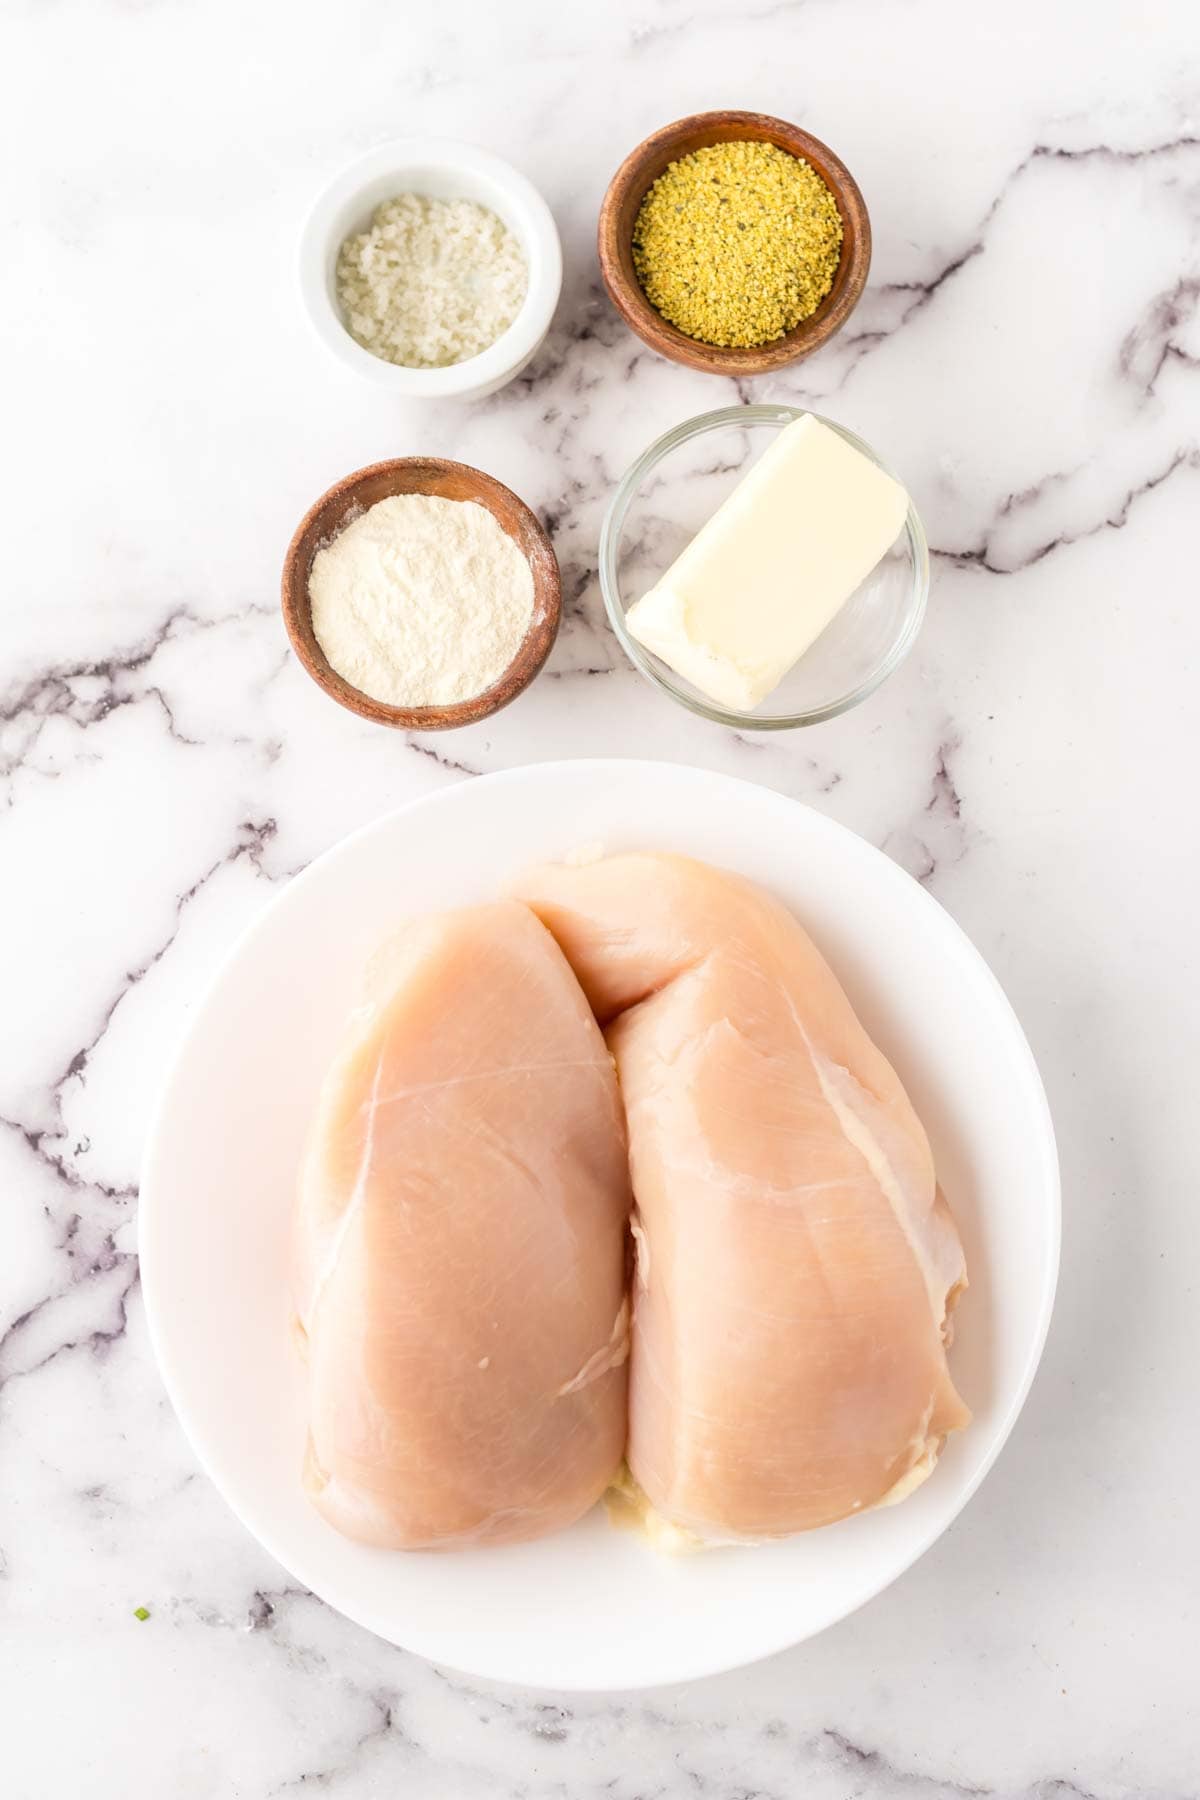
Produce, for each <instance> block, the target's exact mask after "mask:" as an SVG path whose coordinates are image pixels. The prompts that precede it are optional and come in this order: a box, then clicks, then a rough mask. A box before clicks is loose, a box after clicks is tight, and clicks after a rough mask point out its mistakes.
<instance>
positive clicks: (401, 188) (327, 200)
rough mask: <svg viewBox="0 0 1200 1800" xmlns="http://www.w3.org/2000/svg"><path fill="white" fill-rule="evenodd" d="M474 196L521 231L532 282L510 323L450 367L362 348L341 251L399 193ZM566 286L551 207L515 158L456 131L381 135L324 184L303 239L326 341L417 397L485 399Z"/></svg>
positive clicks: (516, 363) (509, 375) (306, 273)
mask: <svg viewBox="0 0 1200 1800" xmlns="http://www.w3.org/2000/svg"><path fill="white" fill-rule="evenodd" d="M404 193H412V194H427V195H429V196H430V197H431V198H433V199H439V200H477V201H478V202H479V203H480V205H482V206H487V207H490V208H491V210H492V212H494V213H495V214H496V215H497V216H498V217H499V218H501V219H503V221H504V223H505V224H506V225H507V226H508V228H509V230H510V231H511V232H513V233H514V235H515V236H516V237H517V238H518V239H519V240H520V244H521V248H522V249H523V250H524V252H525V260H526V263H527V264H528V266H529V286H528V289H527V290H526V294H525V300H524V303H523V305H522V307H521V310H520V312H519V313H518V314H517V316H516V318H515V319H514V320H513V322H512V324H511V325H510V326H509V328H508V330H507V331H506V332H504V333H503V334H502V335H501V336H500V337H498V338H497V339H496V341H495V343H494V344H489V345H488V347H487V349H486V350H481V351H480V353H479V355H478V356H471V357H468V358H467V359H466V360H465V361H464V362H460V363H452V364H450V366H449V367H448V368H444V369H406V368H402V367H400V366H399V365H398V364H396V363H390V362H385V361H384V360H383V358H382V357H379V356H373V355H372V354H371V352H370V351H369V350H364V349H363V347H362V345H361V344H359V343H357V342H356V341H355V340H354V338H352V337H351V336H350V333H349V332H348V331H347V330H346V327H345V324H344V323H343V321H342V313H341V308H340V307H339V305H338V298H337V280H336V274H337V260H338V252H339V251H340V249H341V247H342V245H343V243H344V242H345V241H346V239H347V238H348V237H349V236H350V235H351V233H353V232H357V231H365V230H366V228H367V226H368V225H369V224H370V222H371V215H372V213H373V212H374V211H375V208H376V207H377V206H379V205H380V204H381V203H382V202H383V201H384V200H392V199H394V198H395V197H396V195H398V194H404ZM561 288H562V247H561V245H560V243H559V237H558V229H557V227H556V225H555V223H554V217H553V214H552V213H551V211H550V208H549V207H548V206H547V205H546V202H545V201H544V200H543V199H542V196H541V195H540V194H539V193H538V191H537V189H536V188H535V187H534V185H533V183H532V182H530V181H527V180H526V178H525V176H524V175H522V174H521V173H520V171H519V170H518V169H514V168H513V167H512V165H511V163H506V162H504V161H503V160H502V159H501V158H500V157H498V156H493V155H491V154H490V152H489V151H486V150H477V149H476V148H475V146H474V145H473V144H461V143H458V142H456V141H455V140H454V139H451V138H400V139H397V140H396V141H394V142H392V143H388V144H379V145H377V146H376V148H375V149H374V150H370V151H368V152H367V154H366V155H365V156H360V157H358V158H357V159H356V160H355V161H354V162H352V163H351V164H350V165H349V166H348V167H347V168H345V169H343V170H342V172H341V174H340V175H338V176H337V177H336V178H335V179H334V180H333V181H332V182H330V184H329V186H328V187H327V188H326V189H325V191H324V193H323V194H322V195H321V197H320V199H319V200H318V201H317V203H316V205H315V206H314V207H313V210H312V212H311V213H310V214H309V218H308V223H307V224H306V225H305V227H304V233H303V236H302V237H301V240H300V291H301V294H302V296H303V299H304V305H305V308H306V310H307V312H308V316H309V318H310V319H311V320H312V323H313V326H314V328H315V330H316V333H317V336H318V337H319V338H320V339H321V342H322V343H323V344H324V345H325V346H326V347H327V348H328V349H329V350H331V351H332V352H333V354H334V355H335V356H336V357H338V358H339V360H340V361H341V362H343V363H345V364H347V365H348V367H350V368H352V369H354V370H355V371H356V372H357V373H358V374H359V375H362V376H365V377H366V379H367V380H368V381H374V382H377V383H379V384H380V385H381V386H383V387H387V388H390V389H391V390H392V392H393V393H394V394H397V395H400V396H402V397H403V398H405V399H410V400H478V399H480V398H482V396H483V395H484V394H493V393H495V392H496V390H497V389H498V388H502V387H504V385H505V384H506V383H507V382H509V381H511V380H512V379H513V377H514V375H519V374H520V372H521V370H522V369H523V368H524V367H525V365H526V364H527V363H528V362H529V360H530V359H531V357H533V355H534V354H535V353H536V351H537V350H538V348H539V347H540V345H541V343H542V340H543V338H544V337H545V335H546V333H547V331H548V330H549V329H550V321H551V319H552V318H553V317H554V309H555V307H556V306H557V305H558V296H559V292H560V291H561Z"/></svg>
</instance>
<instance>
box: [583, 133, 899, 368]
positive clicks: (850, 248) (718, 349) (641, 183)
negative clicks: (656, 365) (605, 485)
mask: <svg viewBox="0 0 1200 1800" xmlns="http://www.w3.org/2000/svg"><path fill="white" fill-rule="evenodd" d="M747 138H752V139H758V140H760V141H765V142H767V143H770V144H777V145H778V146H779V148H780V149H781V150H786V151H788V152H789V153H790V154H791V155H792V156H802V157H803V158H804V159H805V161H806V162H808V163H811V165H812V167H813V168H814V169H815V170H816V172H817V174H818V175H819V176H820V177H821V180H822V181H823V182H824V183H825V185H826V187H827V188H828V189H829V191H830V192H831V193H832V195H833V197H834V199H835V200H836V201H837V208H838V211H839V212H840V213H841V215H842V233H843V236H842V256H841V261H840V262H839V263H838V268H837V274H836V275H835V276H834V278H833V287H832V288H831V289H830V291H829V293H828V294H826V296H825V298H824V300H822V302H821V304H820V306H818V308H817V310H816V312H814V313H812V314H811V315H810V316H809V317H808V318H807V319H803V320H802V321H801V322H800V324H799V325H796V326H794V327H793V329H792V330H791V331H789V332H787V333H786V334H785V336H783V337H781V338H776V339H775V340H774V341H773V342H772V343H770V344H756V345H753V346H751V347H749V348H746V349H739V348H728V349H726V348H723V347H722V346H720V345H714V344H702V343H700V341H699V340H698V339H697V338H691V337H688V336H687V335H686V334H685V333H684V332H682V331H678V330H677V329H676V328H675V326H674V325H671V324H669V323H668V321H667V320H666V319H664V318H663V316H662V314H661V313H660V312H659V311H658V309H657V308H656V307H654V306H651V304H650V302H649V300H647V298H646V296H645V293H644V292H643V291H642V286H641V283H640V282H639V281H638V278H637V275H636V274H635V273H634V267H633V226H634V221H635V220H636V218H637V215H638V209H639V207H640V206H641V204H642V201H643V200H644V199H645V197H646V193H647V191H648V189H649V188H650V186H651V184H652V183H653V182H655V181H656V180H657V179H658V177H659V176H660V175H661V174H662V172H663V170H664V169H665V168H666V167H667V165H668V163H673V162H675V161H677V159H678V158H679V157H681V156H687V155H688V154H689V153H690V152H691V151H693V150H702V149H706V148H707V147H708V146H709V145H710V144H724V143H728V142H730V141H731V140H734V141H738V140H742V141H744V140H745V139H747ZM597 248H598V250H599V253H600V272H601V274H602V275H603V277H604V285H605V287H606V288H607V289H608V292H609V297H610V299H611V300H612V303H613V305H614V306H615V307H616V309H617V311H618V312H619V313H620V315H621V317H622V318H623V319H624V321H625V323H626V324H627V325H628V326H629V328H630V330H631V331H635V332H636V333H637V335H638V336H639V337H640V338H641V340H642V342H643V343H646V344H649V346H650V348H651V349H652V350H657V351H658V353H659V355H660V356H667V357H670V359H671V361H672V362H677V363H684V364H686V366H687V367H688V368H689V369H704V370H706V371H707V372H708V373H709V374H711V375H769V374H771V373H772V372H773V371H774V370H775V369H782V368H784V367H785V366H786V365H787V364H788V363H793V362H798V361H799V360H800V358H801V357H802V356H809V355H811V354H812V352H813V351H814V350H816V349H819V348H820V346H821V345H822V344H823V343H825V341H826V339H827V338H831V337H832V336H833V334H834V332H835V331H837V330H839V329H840V328H841V326H843V325H844V324H845V322H846V320H847V319H848V318H849V317H850V314H851V313H852V312H853V311H854V308H855V306H857V304H858V299H859V296H860V294H861V293H862V291H863V288H864V287H865V286H866V280H867V270H868V269H869V268H870V266H871V221H870V219H869V218H868V217H867V207H866V202H865V201H864V199H863V197H862V194H861V193H860V191H859V187H858V183H857V182H856V181H855V179H854V177H853V175H851V173H850V171H849V169H848V168H847V167H846V165H845V163H843V162H841V161H840V160H839V158H838V157H836V156H835V155H834V154H833V151H832V150H830V149H829V147H828V145H826V144H823V143H822V142H821V140H820V139H819V138H815V137H810V136H809V134H808V132H807V131H801V130H800V128H799V126H798V125H789V124H787V123H786V122H785V121H784V120H783V119H772V118H769V117H768V116H767V115H766V114H765V113H753V112H709V113H693V114H692V115H691V116H690V117H689V118H686V119H679V120H677V121H676V123H675V124H674V125H664V126H663V128H662V130H661V131H656V132H655V133H654V134H653V136H652V137H648V138H646V139H645V141H644V142H643V143H640V144H639V145H638V147H637V149H636V150H634V151H632V152H631V154H630V155H629V156H627V157H626V158H625V161H624V162H623V163H622V164H621V166H620V168H619V169H618V170H617V172H616V174H615V175H614V176H613V178H612V181H611V183H610V184H609V189H608V192H607V193H606V194H605V196H604V203H603V205H602V206H601V208H600V227H599V231H598V233H597Z"/></svg>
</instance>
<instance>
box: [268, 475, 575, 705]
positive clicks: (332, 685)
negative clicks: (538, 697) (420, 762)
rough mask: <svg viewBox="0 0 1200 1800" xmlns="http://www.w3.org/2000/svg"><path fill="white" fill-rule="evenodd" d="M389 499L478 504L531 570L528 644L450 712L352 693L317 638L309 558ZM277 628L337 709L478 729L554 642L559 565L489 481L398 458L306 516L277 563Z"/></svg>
mask: <svg viewBox="0 0 1200 1800" xmlns="http://www.w3.org/2000/svg"><path fill="white" fill-rule="evenodd" d="M393 494H433V495H436V496H437V497H438V498H440V499H442V500H475V501H478V503H479V505H480V506H486V507H487V509H488V511H489V512H490V513H491V515H492V517H493V518H494V519H495V520H496V522H497V523H498V524H499V526H500V527H501V529H502V530H503V531H505V532H506V533H507V534H508V536H509V537H510V538H511V539H512V540H513V542H514V544H516V546H517V548H518V549H519V550H520V551H521V553H522V555H523V556H524V557H525V558H526V560H527V561H528V563H529V567H530V569H531V570H532V571H533V619H532V622H531V623H530V627H529V630H528V632H527V633H526V636H525V639H524V641H523V642H522V644H521V647H520V649H519V650H518V651H517V654H516V655H515V656H514V658H513V660H512V662H511V663H510V664H509V665H508V668H507V669H506V670H505V671H504V673H503V675H501V677H500V679H499V680H498V681H496V682H494V683H493V685H492V686H491V687H490V688H487V689H485V690H484V692H483V693H482V694H476V695H474V696H473V697H472V698H471V699H470V700H460V701H458V702H456V703H455V704H454V705H453V706H389V705H388V704H387V703H386V702H385V701H383V700H373V699H372V698H371V696H370V695H369V694H364V693H362V692H361V690H360V689H358V688H356V687H351V685H350V683H349V682H348V681H346V680H344V679H343V677H342V676H341V675H339V674H338V673H337V671H336V670H335V669H332V668H331V667H330V666H329V663H328V662H327V660H326V657H325V652H324V651H323V650H322V649H321V646H320V644H318V642H317V639H316V634H315V633H314V631H313V623H312V607H311V605H310V602H309V593H308V577H309V571H310V570H311V568H312V561H313V557H314V556H315V555H316V553H317V551H318V550H319V549H320V548H322V546H323V545H325V544H327V543H328V542H329V540H330V538H334V537H336V536H337V534H338V532H339V531H341V530H342V529H343V528H344V527H345V526H346V525H349V524H350V523H351V522H352V520H354V519H356V518H357V517H358V515H359V514H360V513H362V512H365V511H366V510H367V508H368V507H370V506H374V505H375V504H376V502H377V501H379V500H386V499H388V498H389V497H390V496H391V495H393ZM282 604H283V622H284V624H285V625H286V626H287V634H288V636H289V637H290V638H291V640H292V648H293V650H294V651H295V652H296V655H297V656H298V657H299V658H300V661H301V662H302V663H303V665H304V667H305V669H306V670H307V671H308V673H309V674H310V675H311V676H312V678H313V680H314V681H315V682H316V683H317V685H318V686H319V687H322V688H324V690H325V692H326V693H327V694H328V695H329V696H330V698H331V699H333V700H336V701H337V702H338V704H339V706H345V707H348V708H349V710H350V711H351V712H355V713H358V714H360V715H361V717H362V718H364V719H373V720H374V721H375V723H376V724H377V725H392V726H395V727H396V728H397V729H398V730H400V731H448V730H451V729H453V728H454V727H455V726H458V725H474V724H475V723H476V722H477V721H478V720H479V719H486V718H488V717H489V716H490V715H491V714H492V713H495V712H499V711H500V708H501V707H502V706H507V705H508V703H509V701H510V700H515V699H516V697H517V695H518V694H519V693H521V692H523V690H524V689H525V688H527V687H528V686H529V683H530V682H531V681H532V680H533V678H534V676H535V675H536V674H537V673H538V670H539V669H540V668H541V666H542V664H543V663H544V662H545V660H546V658H547V657H548V656H549V654H550V651H551V649H552V648H553V645H554V640H555V638H556V637H557V636H558V624H559V619H560V617H561V616H562V592H561V587H560V582H559V573H558V559H557V558H556V556H555V554H554V550H553V548H552V546H551V543H550V539H549V538H548V537H547V536H546V533H545V531H544V530H543V529H542V527H541V525H540V524H539V523H538V521H537V519H536V518H535V517H534V515H533V513H531V512H530V510H529V508H528V507H527V506H526V505H525V502H524V501H523V500H518V498H517V496H516V495H515V494H514V493H513V492H512V491H511V490H510V489H509V488H506V487H504V486H503V485H502V484H501V483H500V482H499V481H496V480H494V479H493V478H492V476H490V475H485V474H483V472H482V471H481V470H479V469H472V468H471V467H469V465H468V464H466V463H457V462H445V461H443V460H442V459H441V458H440V457H435V456H401V457H397V458H396V459H395V460H394V461H392V462H381V463H372V464H371V466H370V468H367V469H359V470H358V472H357V473H356V474H354V475H347V476H346V477H345V479H344V480H342V481H339V482H338V483H337V484H336V486H334V487H331V488H330V489H329V492H328V493H326V494H322V496H321V498H320V499H319V500H318V501H317V503H316V505H315V506H312V507H310V508H309V510H308V512H307V513H305V515H304V517H303V519H301V521H300V524H299V525H298V526H297V528H296V535H295V536H294V537H293V539H292V541H291V543H290V544H289V545H288V550H287V555H286V557H285V558H284V562H283V588H282Z"/></svg>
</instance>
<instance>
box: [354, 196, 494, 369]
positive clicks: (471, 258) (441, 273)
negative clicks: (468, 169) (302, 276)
mask: <svg viewBox="0 0 1200 1800" xmlns="http://www.w3.org/2000/svg"><path fill="white" fill-rule="evenodd" d="M528 285H529V271H528V269H527V267H526V263H525V257H524V254H523V252H522V250H521V246H520V244H519V243H518V241H517V239H516V237H515V236H514V235H513V233H512V232H511V231H510V230H509V229H508V226H507V225H505V224H504V222H503V220H501V219H499V218H497V216H496V214H495V213H494V212H491V211H489V209H488V208H487V207H486V206H481V205H480V204H479V202H478V201H476V200H434V199H430V198H429V197H428V196H427V195H425V194H399V195H397V197H396V198H395V199H394V200H385V201H384V202H383V204H382V205H381V206H378V207H376V209H375V213H374V216H373V217H372V220H371V224H370V227H369V229H368V230H367V231H365V232H361V233H359V234H358V235H357V236H355V237H349V238H347V239H346V241H345V243H344V244H343V245H342V248H341V251H340V253H339V255H338V263H337V294H338V303H339V305H340V307H341V309H342V315H343V319H344V321H345V325H346V329H347V330H348V331H349V333H350V335H351V337H353V338H354V339H355V340H356V341H357V342H358V343H360V344H361V345H362V347H363V349H364V350H369V351H370V352H371V354H372V356H378V357H381V358H382V359H383V360H384V361H385V362H391V363H399V364H401V365H402V366H403V367H405V368H410V369H441V368H445V367H447V366H448V365H450V364H452V363H460V362H466V361H467V359H468V358H469V357H472V356H478V355H479V354H480V352H481V351H483V350H486V349H487V348H488V346H489V345H490V344H494V343H495V341H496V339H497V338H498V337H500V336H501V335H502V333H504V332H505V331H507V330H508V328H509V326H510V325H511V324H512V323H513V320H514V319H515V318H516V316H517V314H518V313H519V312H520V310H521V306H522V303H523V302H524V299H525V293H526V290H527V288H528Z"/></svg>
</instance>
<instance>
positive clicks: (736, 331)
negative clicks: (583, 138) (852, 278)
mask: <svg viewBox="0 0 1200 1800" xmlns="http://www.w3.org/2000/svg"><path fill="white" fill-rule="evenodd" d="M841 253H842V219H841V214H840V213H839V212H838V209H837V202H836V200H835V199H834V197H833V195H832V194H831V193H830V191H829V189H828V187H826V185H825V183H824V182H823V181H822V180H821V177H820V176H819V175H818V174H817V172H816V170H815V169H814V168H812V166H811V165H810V164H809V163H807V162H805V161H804V159H803V158H802V157H798V156H791V155H789V153H788V152H787V151H786V150H781V149H779V147H778V146H777V145H776V144H769V143H764V142H759V141H748V142H741V141H734V142H731V143H726V144H712V145H709V146H708V147H707V148H705V149H703V150H693V151H692V152H691V153H690V155H688V156H681V157H680V158H679V159H678V161H676V162H673V163H670V164H669V165H668V166H667V167H666V168H665V169H664V170H663V172H662V174H661V175H660V176H659V177H658V180H657V181H656V182H655V183H654V185H653V186H652V187H651V188H650V190H649V192H648V193H647V195H646V197H645V199H644V200H643V201H642V204H641V207H640V208H639V210H638V215H637V218H636V220H635V221H634V227H633V266H634V269H635V270H636V272H637V278H638V280H639V282H640V283H641V285H642V289H643V292H644V293H645V295H646V298H647V299H648V300H649V301H650V304H651V305H652V306H654V307H656V308H657V309H658V311H659V312H660V313H661V314H662V315H663V317H664V319H667V320H669V322H670V323H671V324H672V325H674V326H676V327H677V328H678V330H680V331H682V332H684V333H686V335H687V336H688V337H691V338H697V339H699V341H700V342H701V343H703V344H718V345H724V346H733V345H738V346H743V347H744V346H750V345H756V344H769V343H771V342H772V341H773V340H774V339H775V338H780V337H782V336H783V335H784V333H785V332H788V331H791V330H792V328H793V326H795V325H798V324H799V323H800V321H801V320H802V319H807V318H808V317H809V315H810V314H811V313H814V312H815V311H816V309H817V307H818V306H819V305H820V304H821V301H822V300H823V299H824V298H825V296H826V294H827V293H828V292H829V290H830V288H831V287H832V286H833V278H834V276H835V274H836V273H837V266H838V261H839V259H840V257H841Z"/></svg>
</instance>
